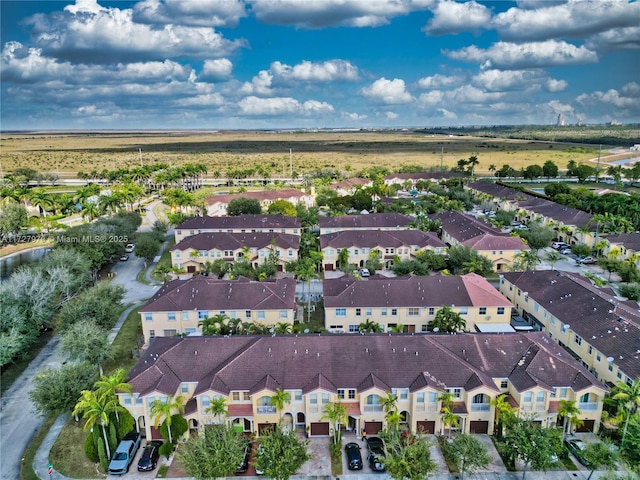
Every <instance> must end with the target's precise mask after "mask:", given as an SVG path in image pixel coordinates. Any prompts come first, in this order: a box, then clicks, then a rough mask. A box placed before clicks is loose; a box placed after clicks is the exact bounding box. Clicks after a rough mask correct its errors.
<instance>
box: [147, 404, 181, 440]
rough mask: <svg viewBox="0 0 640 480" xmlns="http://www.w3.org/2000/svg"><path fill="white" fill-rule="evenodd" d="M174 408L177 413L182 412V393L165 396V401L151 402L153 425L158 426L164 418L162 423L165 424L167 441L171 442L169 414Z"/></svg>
mask: <svg viewBox="0 0 640 480" xmlns="http://www.w3.org/2000/svg"><path fill="white" fill-rule="evenodd" d="M174 410H177V411H178V413H184V397H183V396H182V395H176V396H175V397H173V396H170V397H167V401H166V402H161V401H160V400H154V401H153V402H152V403H151V415H152V416H153V422H154V423H153V426H154V427H156V428H158V425H159V424H160V420H161V419H162V418H164V423H166V424H167V432H168V434H169V443H173V439H172V438H171V414H172V412H173V411H174Z"/></svg>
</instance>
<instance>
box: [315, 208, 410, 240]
mask: <svg viewBox="0 0 640 480" xmlns="http://www.w3.org/2000/svg"><path fill="white" fill-rule="evenodd" d="M411 222H413V218H412V217H410V216H409V215H402V214H400V213H369V214H367V215H340V216H337V217H320V218H319V219H318V223H319V225H320V235H325V234H327V233H334V232H343V231H345V230H409V229H410V228H411V227H410V225H409V224H410V223H411Z"/></svg>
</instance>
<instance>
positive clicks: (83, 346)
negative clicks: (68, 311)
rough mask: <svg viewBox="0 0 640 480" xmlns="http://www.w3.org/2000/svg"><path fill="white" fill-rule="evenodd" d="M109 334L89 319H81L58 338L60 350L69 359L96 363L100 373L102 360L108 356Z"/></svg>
mask: <svg viewBox="0 0 640 480" xmlns="http://www.w3.org/2000/svg"><path fill="white" fill-rule="evenodd" d="M110 346H111V342H109V334H108V333H107V332H106V331H105V330H104V329H102V328H101V327H100V326H99V325H96V324H95V323H93V322H92V321H91V320H81V321H79V322H77V323H74V324H73V325H71V326H70V327H69V328H68V329H67V330H66V331H65V332H64V333H63V334H62V337H61V339H60V351H61V352H62V354H63V355H66V356H67V358H69V360H79V361H86V362H88V363H90V364H92V365H97V367H98V370H99V371H100V375H102V374H103V373H104V372H103V371H102V362H104V360H106V359H107V358H108V357H109V348H110Z"/></svg>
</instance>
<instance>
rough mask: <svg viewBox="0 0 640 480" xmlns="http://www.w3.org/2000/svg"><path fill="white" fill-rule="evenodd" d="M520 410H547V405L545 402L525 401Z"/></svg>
mask: <svg viewBox="0 0 640 480" xmlns="http://www.w3.org/2000/svg"><path fill="white" fill-rule="evenodd" d="M520 410H522V411H524V412H546V411H547V406H546V405H545V404H544V403H523V404H522V405H521V406H520Z"/></svg>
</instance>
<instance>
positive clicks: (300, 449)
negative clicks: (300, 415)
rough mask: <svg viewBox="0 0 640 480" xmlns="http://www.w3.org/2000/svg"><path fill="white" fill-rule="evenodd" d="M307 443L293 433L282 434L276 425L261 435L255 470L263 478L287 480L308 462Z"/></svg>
mask: <svg viewBox="0 0 640 480" xmlns="http://www.w3.org/2000/svg"><path fill="white" fill-rule="evenodd" d="M308 445H309V442H308V441H305V440H300V439H298V437H297V436H296V433H295V432H294V431H291V432H287V433H285V432H283V431H282V428H281V427H280V426H279V425H278V426H277V427H276V428H275V429H273V430H269V431H267V432H264V433H263V434H262V437H261V439H260V454H259V455H257V456H256V458H255V460H254V466H255V467H256V469H257V470H261V471H263V472H264V474H265V477H267V478H273V479H275V480H288V479H289V477H291V476H292V475H294V474H295V473H296V472H297V471H298V470H299V469H300V467H301V466H302V464H303V463H304V462H306V461H307V460H309V459H310V458H311V456H310V455H309V454H308V453H307V446H308Z"/></svg>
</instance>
